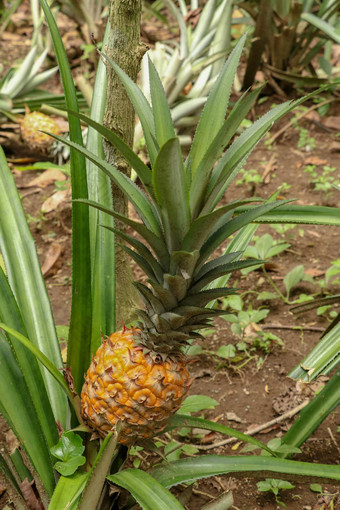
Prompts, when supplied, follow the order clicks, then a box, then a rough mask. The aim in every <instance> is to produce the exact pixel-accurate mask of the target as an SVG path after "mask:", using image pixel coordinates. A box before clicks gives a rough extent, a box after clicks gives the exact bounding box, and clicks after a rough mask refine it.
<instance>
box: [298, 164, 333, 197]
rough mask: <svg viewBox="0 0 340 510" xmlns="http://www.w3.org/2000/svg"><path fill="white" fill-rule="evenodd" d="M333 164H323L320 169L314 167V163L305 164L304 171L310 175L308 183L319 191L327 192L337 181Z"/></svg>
mask: <svg viewBox="0 0 340 510" xmlns="http://www.w3.org/2000/svg"><path fill="white" fill-rule="evenodd" d="M336 170H337V169H336V167H335V166H329V165H324V166H323V168H322V170H321V171H318V170H317V169H316V165H307V166H306V167H305V168H304V170H303V171H304V172H305V173H308V174H309V175H310V183H311V184H312V185H313V188H314V190H315V191H321V192H323V193H326V194H329V193H330V192H331V191H332V190H333V187H334V184H336V183H337V178H336V177H335V174H334V173H335V172H336Z"/></svg>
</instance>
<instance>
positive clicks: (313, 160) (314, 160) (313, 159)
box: [303, 156, 328, 166]
mask: <svg viewBox="0 0 340 510" xmlns="http://www.w3.org/2000/svg"><path fill="white" fill-rule="evenodd" d="M303 163H304V165H316V166H320V165H327V163H328V161H327V159H320V158H319V157H318V156H309V157H308V158H306V159H305V160H304V162H303Z"/></svg>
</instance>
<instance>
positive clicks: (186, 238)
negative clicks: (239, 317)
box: [55, 36, 302, 352]
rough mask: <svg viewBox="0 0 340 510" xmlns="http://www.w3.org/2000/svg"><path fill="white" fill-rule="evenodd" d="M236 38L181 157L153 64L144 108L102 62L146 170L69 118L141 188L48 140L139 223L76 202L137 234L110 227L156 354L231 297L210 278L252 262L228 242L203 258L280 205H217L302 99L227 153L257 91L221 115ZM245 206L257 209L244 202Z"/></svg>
mask: <svg viewBox="0 0 340 510" xmlns="http://www.w3.org/2000/svg"><path fill="white" fill-rule="evenodd" d="M244 42H245V36H243V37H242V38H241V39H240V40H239V41H238V43H237V44H236V46H235V48H234V49H233V51H232V52H231V54H230V56H229V58H228V60H227V61H226V63H225V65H224V67H223V69H222V71H221V73H220V75H219V77H218V79H217V80H216V83H215V85H214V87H213V88H212V90H211V92H210V94H209V97H208V99H207V101H206V104H205V107H204V109H203V111H202V114H201V117H200V120H199V123H198V126H197V129H196V132H195V135H194V138H193V142H192V145H191V147H190V150H189V153H188V156H187V157H186V159H184V158H183V156H182V152H181V147H180V142H179V139H178V137H177V136H176V133H175V129H174V126H173V122H172V119H171V113H170V110H169V106H168V102H167V99H166V95H165V93H164V89H163V86H162V83H161V80H160V78H159V75H158V73H157V71H156V69H155V66H154V65H153V63H152V62H151V61H149V79H150V92H151V104H149V102H148V101H147V99H146V98H145V96H144V95H143V93H142V91H141V90H140V89H139V87H138V86H137V85H136V84H135V83H134V82H133V81H132V80H131V79H130V78H129V77H128V75H127V74H126V73H125V72H124V71H123V70H122V69H120V67H119V66H117V64H115V63H114V62H113V61H112V60H110V59H109V58H108V57H105V56H104V58H105V59H106V61H107V62H108V63H109V64H110V65H111V66H112V67H113V69H114V71H115V72H116V73H117V75H118V77H119V78H120V79H121V81H122V83H123V84H124V86H125V89H126V92H127V94H128V96H129V98H130V100H131V102H132V103H133V105H134V108H135V110H136V112H137V114H138V116H139V119H140V122H141V124H142V127H143V132H144V137H145V142H146V147H147V150H148V154H149V159H150V166H151V169H150V168H149V167H148V166H147V165H146V164H145V163H144V162H143V161H142V159H141V158H139V157H138V156H137V155H136V154H135V153H134V152H133V151H132V150H131V148H130V147H129V146H128V145H126V144H125V143H124V142H123V140H122V139H121V138H119V136H117V135H116V134H115V133H114V132H112V131H110V130H108V129H107V128H105V127H104V126H102V125H101V124H99V123H97V122H95V121H93V120H92V119H90V118H88V117H86V116H84V115H83V114H80V113H75V112H71V113H72V114H73V115H75V116H77V117H79V118H80V119H81V120H84V121H85V122H87V124H88V125H89V126H90V127H92V128H94V129H95V130H96V131H97V132H99V133H100V134H101V135H102V136H104V137H105V138H106V139H107V140H108V141H109V142H110V143H112V144H113V145H114V146H115V147H116V149H117V150H118V151H120V153H121V154H122V155H123V156H124V157H125V159H126V160H127V161H128V163H129V164H130V166H131V167H132V168H133V169H134V171H135V172H136V174H137V176H138V177H139V180H140V182H141V184H142V187H139V186H138V185H136V184H135V182H133V181H132V180H131V179H130V178H129V177H127V176H126V175H124V174H122V173H121V172H119V171H118V170H117V169H116V168H115V167H113V166H112V165H110V164H109V163H107V162H106V161H105V160H103V159H100V158H99V157H98V156H96V155H95V154H93V153H91V152H90V151H88V150H87V149H86V148H84V147H81V146H79V145H77V144H76V143H74V142H71V141H68V140H63V139H61V138H60V137H57V136H55V138H57V139H59V140H61V141H64V142H65V143H66V144H68V145H69V146H71V147H74V148H75V149H77V150H78V151H79V152H81V153H83V154H84V155H85V156H86V157H87V158H88V159H89V160H90V161H92V162H93V163H95V164H96V165H97V166H98V167H99V168H101V169H102V170H103V171H104V172H105V173H106V174H107V175H108V176H109V177H110V178H111V179H112V180H113V181H114V183H115V184H116V185H117V186H118V187H119V188H120V189H121V190H122V191H123V192H124V193H125V194H126V196H127V198H128V199H129V201H130V202H131V203H132V204H133V206H134V208H135V210H136V211H137V213H138V215H139V217H140V218H141V222H138V221H134V220H132V219H130V218H128V217H125V216H123V215H121V214H119V213H117V212H115V211H114V210H109V209H107V208H105V207H103V206H102V205H101V204H99V203H96V202H93V201H90V200H81V201H82V202H85V203H87V204H89V205H91V206H93V207H96V208H97V209H99V210H101V211H104V212H106V213H107V214H110V215H112V216H113V217H114V218H116V219H118V220H120V221H122V222H123V223H124V224H125V225H127V226H129V227H132V228H133V229H134V230H135V231H136V232H137V233H138V234H139V236H140V237H142V238H143V240H144V242H141V241H139V240H137V239H136V238H134V237H132V236H130V235H129V234H127V233H126V232H123V231H121V230H119V229H117V228H113V229H112V230H113V231H114V232H115V233H116V234H118V235H119V236H120V238H121V239H122V240H124V241H125V242H126V243H127V244H129V245H130V246H131V248H130V247H128V246H126V245H125V244H124V245H123V248H124V250H125V251H126V252H127V253H128V254H129V255H130V256H131V258H132V259H133V260H134V261H135V262H136V263H137V264H138V265H139V266H140V267H141V269H142V270H143V271H144V272H145V274H146V275H147V277H148V283H149V286H147V285H144V284H142V283H136V284H135V285H136V287H137V290H138V292H139V294H140V295H141V297H142V299H143V301H144V303H145V310H139V311H138V312H139V317H140V321H141V323H142V327H141V337H142V341H144V340H145V343H146V344H147V346H148V347H150V348H153V349H156V350H161V351H162V352H172V351H176V350H178V348H179V346H181V345H183V344H185V343H186V342H187V341H188V340H189V339H190V338H193V337H194V336H197V335H198V333H197V331H198V330H200V329H202V328H205V327H207V326H208V325H209V323H210V320H211V318H212V317H214V316H215V315H217V314H218V313H220V312H219V311H218V310H215V309H213V308H209V307H207V305H208V304H209V303H210V302H211V301H213V300H215V299H217V298H219V297H223V296H226V295H228V294H232V293H235V289H233V288H228V287H225V286H223V287H219V286H218V287H216V286H215V284H214V282H215V280H216V279H218V278H220V277H222V276H225V275H228V274H230V273H232V272H233V271H235V270H237V269H241V268H245V267H249V266H252V265H254V264H258V263H259V261H258V260H240V258H241V256H242V251H240V250H237V249H236V250H235V246H237V243H234V242H232V243H230V244H229V246H228V247H227V249H226V251H225V253H224V254H223V255H221V256H218V257H217V258H212V255H213V253H214V252H215V250H216V249H217V248H219V247H220V246H221V244H222V243H224V242H225V241H226V240H227V239H228V238H229V237H230V236H232V235H233V234H235V233H236V232H237V231H240V229H243V228H246V227H247V226H249V224H250V223H251V222H253V221H260V219H261V220H263V219H265V218H266V217H267V220H268V214H269V213H270V211H273V210H274V209H275V208H277V207H278V206H281V205H282V204H284V203H286V202H287V201H282V200H281V201H274V200H269V201H267V202H266V203H263V201H261V199H246V200H234V201H232V202H230V203H228V204H226V205H222V206H220V207H217V205H218V203H219V201H220V200H221V198H222V197H223V195H224V193H225V190H226V189H227V188H228V186H229V184H230V183H231V182H232V180H233V179H234V178H235V176H236V175H237V173H238V171H239V170H240V169H241V168H242V166H243V164H244V162H245V160H246V158H247V157H248V155H249V154H250V152H251V151H252V149H253V148H254V147H255V145H256V144H257V143H258V142H259V141H260V140H261V138H262V137H263V136H264V135H265V134H266V133H267V131H268V130H269V129H270V127H271V126H272V125H273V123H274V122H275V121H276V120H278V119H279V118H281V117H282V116H283V115H284V114H286V113H287V112H288V111H290V110H291V109H293V108H294V107H295V106H296V104H298V103H299V102H301V101H302V100H298V101H295V102H286V103H283V104H281V105H279V106H277V107H275V108H274V109H272V110H270V111H269V112H268V113H266V114H265V115H264V116H263V117H261V118H260V119H258V120H257V121H256V122H254V123H253V124H252V125H251V126H250V127H248V128H247V129H246V130H245V131H243V132H242V133H241V135H239V136H238V138H236V140H235V141H233V143H232V144H231V145H230V146H229V147H228V148H227V146H228V145H229V142H230V141H231V140H232V138H233V137H234V136H235V134H236V133H237V130H238V128H239V126H240V124H241V122H242V120H243V119H244V118H245V116H246V115H247V113H248V112H249V110H250V109H251V108H252V106H253V105H254V102H255V101H256V98H257V97H258V95H259V93H260V90H261V88H262V87H259V88H257V89H256V90H253V91H252V92H250V93H249V94H247V93H244V94H243V95H242V96H241V97H240V99H238V100H237V101H236V103H235V104H234V105H233V106H232V107H231V109H230V112H229V114H228V115H227V116H226V114H227V110H228V107H229V99H230V93H231V89H232V85H233V82H234V77H235V73H236V70H237V66H238V63H239V60H240V57H241V53H242V49H243V46H244ZM226 148H227V150H225V149H226ZM142 188H143V189H142ZM254 200H256V201H257V202H262V203H260V204H254V203H250V202H253V201H254ZM266 215H267V216H266ZM106 228H108V227H106ZM239 235H240V233H239ZM241 235H242V234H241ZM243 249H244V247H243Z"/></svg>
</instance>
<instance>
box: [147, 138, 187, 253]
mask: <svg viewBox="0 0 340 510" xmlns="http://www.w3.org/2000/svg"><path fill="white" fill-rule="evenodd" d="M152 182H153V187H154V192H155V196H156V200H157V202H158V206H159V208H160V211H161V216H162V222H163V228H164V232H165V237H166V241H167V246H168V249H169V251H174V250H179V248H180V246H181V242H182V240H183V238H184V236H185V234H186V232H187V230H188V227H189V225H190V211H189V195H188V185H187V182H186V175H185V170H184V165H183V159H182V153H181V148H180V145H179V141H178V138H172V139H171V140H168V141H167V142H166V143H165V144H164V145H163V147H162V148H161V149H160V151H159V153H158V156H157V159H156V161H155V164H154V166H153V169H152Z"/></svg>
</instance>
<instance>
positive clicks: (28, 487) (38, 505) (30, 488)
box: [20, 478, 44, 510]
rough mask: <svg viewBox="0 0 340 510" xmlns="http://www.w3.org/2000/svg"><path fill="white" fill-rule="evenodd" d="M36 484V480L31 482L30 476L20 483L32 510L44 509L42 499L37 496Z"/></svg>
mask: <svg viewBox="0 0 340 510" xmlns="http://www.w3.org/2000/svg"><path fill="white" fill-rule="evenodd" d="M34 485H35V481H34V480H32V482H29V481H28V478H25V480H23V481H22V482H21V484H20V489H21V492H22V495H23V496H24V499H25V501H26V502H27V504H28V506H29V508H30V509H31V510H44V506H43V504H42V501H41V500H40V499H38V497H37V496H36V493H35V490H34Z"/></svg>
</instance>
